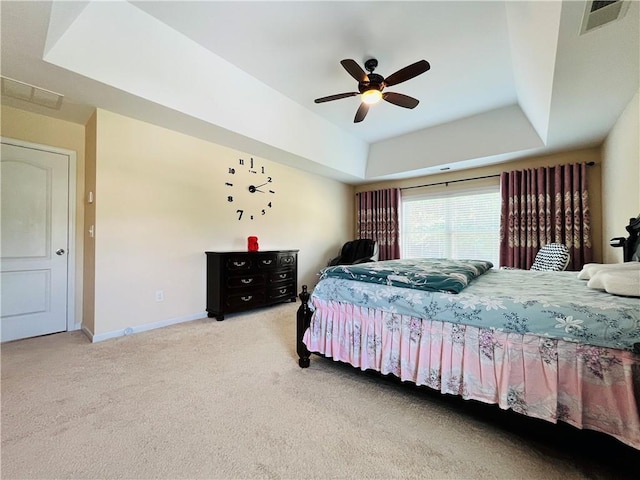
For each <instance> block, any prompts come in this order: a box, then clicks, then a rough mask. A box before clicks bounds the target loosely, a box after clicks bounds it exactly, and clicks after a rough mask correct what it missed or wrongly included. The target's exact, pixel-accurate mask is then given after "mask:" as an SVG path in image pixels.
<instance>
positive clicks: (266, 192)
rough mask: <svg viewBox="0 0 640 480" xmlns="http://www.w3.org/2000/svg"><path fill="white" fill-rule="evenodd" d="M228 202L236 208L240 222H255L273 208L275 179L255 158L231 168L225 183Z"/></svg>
mask: <svg viewBox="0 0 640 480" xmlns="http://www.w3.org/2000/svg"><path fill="white" fill-rule="evenodd" d="M224 186H225V189H226V195H227V202H228V203H229V204H230V205H232V206H233V207H234V208H235V211H236V218H237V219H238V220H254V219H255V218H258V217H261V216H263V215H266V214H267V212H268V211H269V210H270V209H271V208H272V207H273V197H274V196H275V193H276V192H275V191H274V190H273V177H271V176H270V175H269V174H268V172H267V170H266V168H265V167H264V165H258V162H254V160H253V157H252V158H251V159H250V160H248V161H245V160H244V159H243V158H240V159H238V163H237V164H236V165H234V166H231V167H229V170H228V171H227V178H226V180H225V182H224Z"/></svg>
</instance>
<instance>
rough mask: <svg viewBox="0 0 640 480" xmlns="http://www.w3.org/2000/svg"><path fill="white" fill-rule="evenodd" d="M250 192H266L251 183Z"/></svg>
mask: <svg viewBox="0 0 640 480" xmlns="http://www.w3.org/2000/svg"><path fill="white" fill-rule="evenodd" d="M261 186H262V185H258V187H261ZM249 192H251V193H256V192H260V193H264V192H263V191H262V190H258V188H257V187H254V186H253V185H249Z"/></svg>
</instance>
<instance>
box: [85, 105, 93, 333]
mask: <svg viewBox="0 0 640 480" xmlns="http://www.w3.org/2000/svg"><path fill="white" fill-rule="evenodd" d="M96 135H97V112H94V114H93V115H92V116H91V118H90V119H89V121H88V122H87V124H86V126H85V145H86V152H85V155H86V157H85V177H84V191H85V192H87V194H86V195H85V201H86V206H85V210H84V224H85V225H86V228H85V230H84V267H85V270H84V296H83V305H82V328H83V329H85V330H86V331H87V332H94V331H95V315H94V314H95V284H96V278H95V267H96V262H95V260H96V258H95V255H96V249H95V246H96V244H95V241H94V235H95V225H96V204H95V192H96V140H97V139H96ZM89 194H91V195H92V196H93V202H91V203H90V202H89V200H88V195H89Z"/></svg>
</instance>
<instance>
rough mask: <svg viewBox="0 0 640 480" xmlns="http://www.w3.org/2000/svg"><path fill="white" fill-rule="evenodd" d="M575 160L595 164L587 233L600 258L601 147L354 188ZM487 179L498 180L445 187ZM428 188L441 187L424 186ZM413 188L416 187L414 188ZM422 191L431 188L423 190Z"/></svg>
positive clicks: (407, 183) (408, 183)
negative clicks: (589, 222) (589, 229)
mask: <svg viewBox="0 0 640 480" xmlns="http://www.w3.org/2000/svg"><path fill="white" fill-rule="evenodd" d="M579 162H595V163H596V165H594V166H593V167H590V168H588V169H587V172H588V178H587V182H588V184H589V193H590V197H589V199H590V207H591V233H592V244H593V256H594V261H595V262H600V261H602V197H601V179H600V170H601V168H600V167H601V165H600V164H601V150H600V148H587V149H580V150H572V151H568V152H562V153H557V154H554V155H544V156H538V157H530V158H525V159H521V160H515V161H512V162H508V163H500V164H496V165H489V166H486V167H479V168H474V169H469V170H463V171H454V172H445V173H441V174H437V175H428V176H424V177H416V178H411V179H406V180H393V181H388V182H378V183H370V184H366V185H358V186H357V187H356V192H364V191H367V190H377V189H380V188H390V187H400V188H403V187H411V186H415V185H424V184H430V183H439V182H450V181H453V180H460V179H465V178H473V177H483V176H486V175H496V174H500V172H503V171H510V170H523V169H527V168H535V167H542V166H552V165H561V164H565V163H579ZM488 183H499V182H498V180H497V179H495V178H494V179H483V180H474V181H470V182H460V183H454V184H451V185H450V186H449V187H445V188H467V187H478V186H482V185H486V184H488ZM427 188H431V189H435V188H442V187H439V186H438V187H427ZM416 190H417V189H416ZM423 191H435V190H424V189H423ZM407 192H411V193H413V192H414V189H411V190H407Z"/></svg>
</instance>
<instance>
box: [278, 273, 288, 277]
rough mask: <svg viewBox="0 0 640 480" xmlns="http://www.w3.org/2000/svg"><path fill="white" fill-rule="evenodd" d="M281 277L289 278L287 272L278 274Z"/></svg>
mask: <svg viewBox="0 0 640 480" xmlns="http://www.w3.org/2000/svg"><path fill="white" fill-rule="evenodd" d="M278 276H279V277H280V278H287V274H286V273H281V274H280V275H278Z"/></svg>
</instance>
